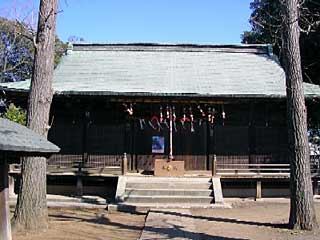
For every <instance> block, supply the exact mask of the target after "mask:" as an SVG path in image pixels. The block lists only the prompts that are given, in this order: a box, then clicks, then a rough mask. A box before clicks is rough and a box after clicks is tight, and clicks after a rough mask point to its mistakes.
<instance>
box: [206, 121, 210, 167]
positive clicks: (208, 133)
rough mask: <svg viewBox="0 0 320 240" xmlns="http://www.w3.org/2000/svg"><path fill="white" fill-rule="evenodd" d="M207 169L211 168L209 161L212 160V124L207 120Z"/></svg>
mask: <svg viewBox="0 0 320 240" xmlns="http://www.w3.org/2000/svg"><path fill="white" fill-rule="evenodd" d="M206 154H207V159H206V170H207V171H208V170H209V165H210V164H209V162H210V125H209V122H208V121H206Z"/></svg>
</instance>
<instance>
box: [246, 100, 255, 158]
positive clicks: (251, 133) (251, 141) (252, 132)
mask: <svg viewBox="0 0 320 240" xmlns="http://www.w3.org/2000/svg"><path fill="white" fill-rule="evenodd" d="M248 136H249V146H248V155H249V163H250V164H251V163H256V162H254V161H253V160H254V156H255V154H256V129H255V121H254V104H253V103H252V104H250V116H249V128H248Z"/></svg>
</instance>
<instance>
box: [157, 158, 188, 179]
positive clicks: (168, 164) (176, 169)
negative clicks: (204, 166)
mask: <svg viewBox="0 0 320 240" xmlns="http://www.w3.org/2000/svg"><path fill="white" fill-rule="evenodd" d="M154 175H155V176H159V177H160V176H162V177H182V176H184V161H167V160H164V159H156V160H155V162H154Z"/></svg>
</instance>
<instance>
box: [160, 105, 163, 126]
mask: <svg viewBox="0 0 320 240" xmlns="http://www.w3.org/2000/svg"><path fill="white" fill-rule="evenodd" d="M159 116H160V118H159V122H160V123H162V122H163V113H162V106H160V113H159Z"/></svg>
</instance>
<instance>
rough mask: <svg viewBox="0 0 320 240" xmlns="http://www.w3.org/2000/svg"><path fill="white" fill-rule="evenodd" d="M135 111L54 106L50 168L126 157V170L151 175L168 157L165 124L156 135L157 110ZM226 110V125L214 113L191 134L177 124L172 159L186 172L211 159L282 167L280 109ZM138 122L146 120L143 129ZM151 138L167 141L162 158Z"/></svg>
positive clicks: (258, 105) (100, 163) (274, 106)
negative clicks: (53, 148) (53, 150)
mask: <svg viewBox="0 0 320 240" xmlns="http://www.w3.org/2000/svg"><path fill="white" fill-rule="evenodd" d="M164 106H165V105H164ZM182 106H183V105H181V108H182ZM137 108H138V110H139V111H138V110H137V112H138V113H137V114H135V115H134V118H130V117H128V115H127V114H126V113H125V112H124V111H123V106H122V105H121V104H116V103H113V104H111V103H108V104H106V103H105V102H95V103H90V104H84V105H81V104H77V103H68V104H65V103H63V102H58V103H54V104H53V109H52V111H51V112H52V117H53V116H54V120H53V125H52V128H51V130H50V131H49V140H51V141H52V142H53V143H55V144H57V145H58V146H60V148H61V152H60V154H59V155H54V156H53V157H52V158H51V159H50V160H49V164H53V165H54V164H71V165H72V164H76V163H78V162H81V161H82V162H83V163H86V164H87V165H89V166H107V165H110V166H116V165H119V164H121V163H120V162H121V156H122V155H123V153H124V152H126V153H127V154H128V162H129V169H130V170H136V169H138V170H147V171H151V170H153V167H154V159H155V158H166V157H167V155H168V153H169V144H168V143H169V142H168V140H169V131H168V128H166V127H165V126H164V125H163V126H162V129H161V130H160V131H159V130H155V129H153V128H151V127H150V126H149V125H148V122H147V120H148V119H149V118H150V117H151V116H152V115H153V112H155V113H157V109H158V108H159V105H157V104H155V105H151V106H149V105H148V104H142V107H140V109H139V107H137ZM224 108H225V112H226V119H225V120H223V119H222V117H221V114H220V113H219V111H218V113H217V116H216V119H215V123H214V124H213V125H209V124H207V123H206V121H202V122H201V123H199V121H197V122H196V123H195V124H194V128H195V131H194V132H191V131H190V124H186V125H185V126H182V125H181V124H180V123H179V122H177V123H176V131H174V135H173V138H174V142H173V149H174V150H173V154H174V156H175V159H177V160H184V161H185V166H186V169H187V170H206V169H210V167H211V159H212V157H213V154H216V155H217V159H218V161H219V162H226V163H260V162H268V163H275V162H282V163H283V162H286V151H285V149H286V144H287V140H286V139H287V137H286V128H285V120H284V119H285V109H284V108H283V104H282V105H281V104H270V103H268V104H266V103H264V102H261V103H256V104H228V105H226V106H225V107H224ZM194 109H196V107H195V106H194ZM217 109H218V110H219V109H220V106H217ZM179 111H181V110H179V106H178V107H177V115H178V116H181V112H179ZM196 117H197V116H196ZM139 119H145V122H146V125H145V126H143V127H142V128H141V126H140V122H139ZM152 136H163V137H164V138H165V153H164V154H159V155H156V154H152V149H151V145H152ZM68 161H69V163H68Z"/></svg>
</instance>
